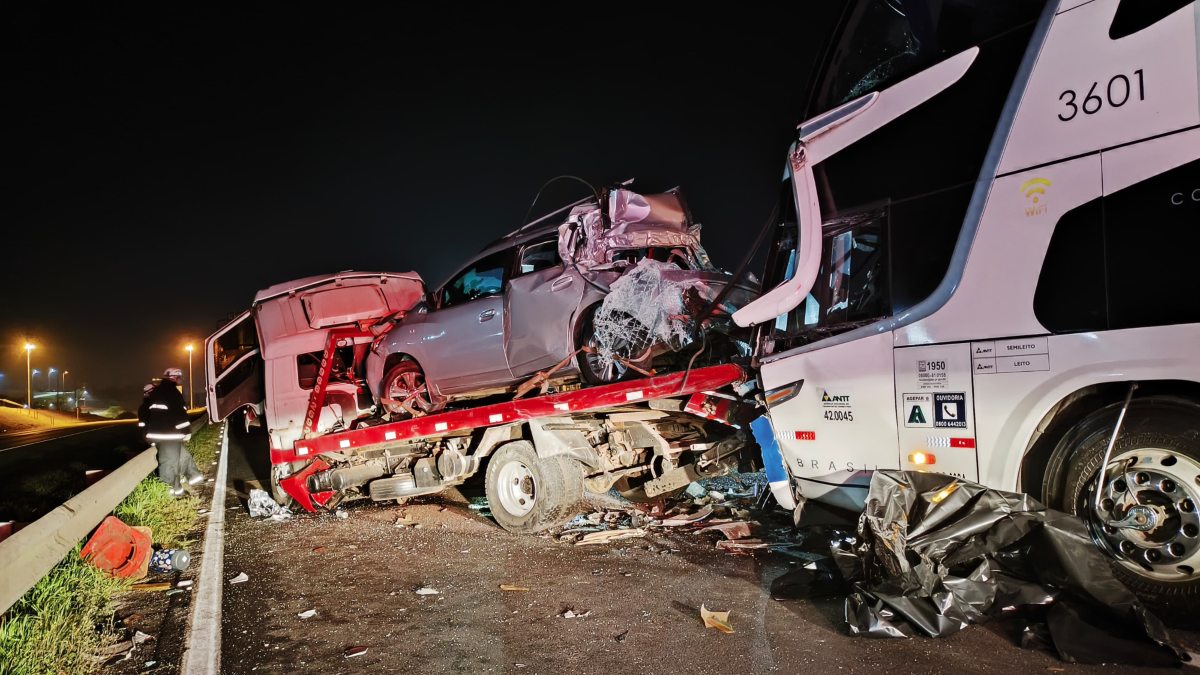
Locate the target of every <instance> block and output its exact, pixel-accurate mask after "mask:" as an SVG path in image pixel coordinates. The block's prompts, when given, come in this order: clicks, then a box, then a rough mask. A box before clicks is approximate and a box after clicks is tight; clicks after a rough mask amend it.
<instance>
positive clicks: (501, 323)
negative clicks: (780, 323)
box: [366, 189, 757, 419]
mask: <svg viewBox="0 0 1200 675" xmlns="http://www.w3.org/2000/svg"><path fill="white" fill-rule="evenodd" d="M601 201H602V202H604V204H603V205H601V204H598V203H597V201H596V200H595V199H591V200H586V201H585V202H582V203H576V204H575V205H573V207H565V208H564V209H561V210H559V211H558V212H555V213H552V214H550V215H548V216H546V217H544V218H542V219H540V220H538V221H534V222H532V223H530V224H528V225H526V226H525V227H522V228H521V229H520V230H518V231H516V232H513V233H512V234H509V235H508V236H506V237H503V238H502V239H500V240H498V241H496V242H494V243H493V244H491V245H489V246H488V247H487V248H485V249H484V250H483V251H481V252H480V253H479V254H478V255H476V256H475V257H474V258H472V259H471V260H469V261H468V262H467V263H466V265H464V266H463V267H462V268H461V269H460V270H459V271H458V272H457V273H455V274H454V275H453V276H451V277H450V280H449V281H447V282H446V283H444V284H442V285H441V287H440V288H438V289H437V290H436V291H434V292H433V293H431V294H430V297H429V298H428V299H427V301H426V302H425V303H423V304H420V305H418V306H417V307H415V308H414V309H413V310H412V311H410V312H408V313H407V315H405V316H403V318H400V319H398V320H396V321H395V322H394V324H393V325H392V326H391V327H390V329H389V330H388V331H387V332H386V333H383V334H382V335H380V336H379V337H378V338H377V339H376V340H375V342H374V343H373V345H372V347H371V353H370V354H369V355H368V357H367V362H366V374H367V382H368V385H369V386H370V388H371V393H372V394H373V395H374V396H375V400H376V401H379V402H380V403H382V404H383V408H384V411H386V412H387V413H388V414H389V415H390V416H391V417H392V419H397V418H403V417H407V416H410V415H413V414H420V413H422V412H432V411H435V410H438V409H440V408H441V407H443V406H444V405H445V404H446V403H447V402H449V401H451V400H454V399H461V398H477V397H482V396H488V395H493V394H499V393H505V392H511V391H513V390H514V389H515V388H516V387H517V386H518V385H519V384H520V383H521V382H523V381H526V380H528V379H529V378H530V377H532V376H534V375H535V374H537V373H539V372H541V371H546V370H551V371H552V372H551V374H550V375H549V377H548V378H546V379H547V381H548V382H547V383H548V384H549V385H550V386H561V385H563V384H567V383H572V382H578V381H579V380H580V379H582V380H583V381H584V383H585V384H602V383H606V382H614V381H617V380H620V379H622V378H625V377H627V376H629V375H630V374H631V373H632V372H633V370H636V369H638V368H639V364H641V365H642V366H645V367H649V365H650V362H651V361H652V359H653V357H654V356H656V355H659V354H660V353H662V352H664V351H667V350H668V349H670V348H672V347H674V348H676V349H677V348H679V345H674V346H672V345H665V346H664V345H661V344H659V345H655V346H654V347H653V348H651V347H650V345H648V344H640V345H634V344H632V343H633V342H636V341H637V340H641V341H642V342H643V343H646V342H647V336H648V335H649V333H650V332H651V331H649V328H650V327H643V328H646V329H647V330H643V331H641V333H642V334H641V335H640V336H638V337H634V336H630V337H629V338H628V340H629V342H630V344H620V343H621V341H622V339H624V338H622V337H620V336H617V337H616V338H615V339H612V338H610V339H609V341H608V344H604V345H601V344H598V339H597V336H596V332H597V331H596V327H595V324H596V321H594V319H595V317H596V316H597V313H598V312H603V311H604V310H603V309H602V303H603V301H604V299H605V297H606V295H608V293H609V291H610V287H611V286H613V285H614V284H617V285H618V286H619V285H620V283H619V282H618V280H619V279H620V278H621V277H622V276H623V275H631V274H632V273H633V272H634V271H638V270H641V269H642V268H645V267H646V266H647V265H649V264H653V265H655V267H654V269H653V270H650V271H652V272H654V273H655V274H657V275H658V276H657V277H655V278H656V279H657V278H661V279H662V281H663V285H664V286H665V287H669V288H670V289H672V290H673V291H674V290H675V289H682V291H681V292H686V294H687V295H689V296H690V297H689V298H686V300H687V303H686V305H687V306H688V307H690V308H691V309H692V310H693V311H703V310H698V309H697V308H698V307H704V308H705V309H708V307H709V305H711V304H712V301H713V300H715V299H716V296H717V294H718V292H719V291H720V290H721V289H722V288H723V287H724V286H725V285H727V284H728V282H729V281H730V278H731V276H730V275H729V274H728V273H725V272H722V271H720V270H718V269H717V268H715V267H714V266H713V265H712V264H711V262H709V260H708V256H707V254H706V253H705V252H704V249H703V248H702V247H701V246H700V236H699V229H700V228H699V226H698V225H694V224H693V223H692V222H691V218H690V216H689V214H688V212H687V208H686V206H685V204H684V202H683V199H682V197H681V196H680V195H679V193H678V192H677V191H671V192H668V193H664V194H659V195H639V194H637V193H634V192H631V191H629V190H625V189H615V190H612V191H609V192H605V193H604V196H603V198H602V199H601ZM566 208H569V209H570V212H569V214H568V215H567V217H566V219H565V220H562V218H563V215H562V214H563V212H564V211H565V210H566ZM647 261H649V262H647ZM756 292H757V289H756V288H753V287H752V286H750V285H739V286H737V287H735V288H734V289H730V292H728V293H726V297H725V298H723V299H722V301H721V302H720V303H718V304H717V305H716V306H715V307H713V308H712V311H711V318H710V319H709V321H708V322H706V323H705V324H704V325H705V326H708V325H710V324H711V322H712V321H718V322H720V321H722V320H723V319H725V318H727V317H728V315H729V314H731V313H732V311H733V310H734V309H736V308H737V307H740V306H741V305H742V304H745V303H746V302H748V301H749V300H750V299H752V297H753V296H754V295H755V294H756ZM614 295H615V293H614ZM678 300H679V299H678V298H677V299H676V301H677V302H678ZM632 313H636V312H632ZM613 315H614V312H612V311H609V312H608V313H607V314H604V315H603V316H609V317H611V316H613ZM615 315H616V316H618V317H624V318H626V319H627V320H628V316H627V314H626V313H625V312H622V311H620V309H619V308H618V309H617V311H616V314H615ZM609 323H610V324H611V323H612V322H609ZM635 323H636V322H635ZM730 325H731V324H730ZM635 332H636V331H635ZM614 342H615V343H616V344H614ZM585 346H590V347H592V348H591V349H588V350H582V351H581V348H583V347H585ZM614 354H615V355H616V356H614Z"/></svg>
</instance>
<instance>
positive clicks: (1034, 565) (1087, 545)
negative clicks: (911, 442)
mask: <svg viewBox="0 0 1200 675" xmlns="http://www.w3.org/2000/svg"><path fill="white" fill-rule="evenodd" d="M831 551H832V562H833V563H835V565H827V566H825V567H823V568H821V567H817V568H816V569H813V570H810V571H808V572H804V573H801V574H802V575H808V576H807V577H805V578H800V577H797V575H796V574H795V573H794V574H793V575H792V578H791V580H790V582H788V581H785V580H783V579H780V580H778V581H780V582H783V583H781V584H779V587H780V590H797V591H802V592H804V593H807V594H809V595H814V594H815V591H814V588H813V587H815V586H825V584H838V583H844V584H848V585H849V587H850V593H849V595H848V596H847V597H846V601H845V615H846V622H847V623H848V624H849V627H850V632H851V633H852V634H854V635H862V636H868V637H908V636H910V635H913V634H916V633H919V634H923V635H927V636H932V637H940V636H945V635H950V634H952V633H955V632H957V631H959V630H961V629H962V628H963V627H965V626H967V625H968V624H971V623H979V622H982V621H986V620H989V619H992V618H997V617H1012V618H1013V620H1014V621H1016V620H1020V621H1021V622H1022V627H1023V629H1024V630H1023V635H1022V639H1021V642H1022V644H1026V645H1028V646H1035V645H1041V646H1046V647H1049V648H1052V649H1053V650H1055V651H1056V652H1057V653H1058V655H1059V656H1060V657H1061V658H1062V659H1063V660H1065V661H1071V662H1081V663H1102V662H1104V663H1114V662H1123V663H1136V664H1140V665H1155V664H1179V663H1181V662H1182V661H1185V660H1187V659H1188V655H1187V653H1186V652H1185V651H1184V650H1182V649H1181V648H1179V647H1178V646H1177V645H1175V643H1173V642H1172V641H1171V639H1170V637H1169V636H1168V634H1167V631H1166V628H1165V627H1164V626H1163V624H1162V622H1161V621H1159V619H1158V618H1157V617H1155V616H1154V615H1153V614H1151V613H1150V612H1149V611H1147V610H1146V608H1145V607H1143V606H1142V604H1141V602H1140V601H1139V600H1138V599H1137V597H1136V596H1135V595H1134V594H1133V592H1132V591H1130V590H1129V589H1128V588H1127V587H1126V586H1125V585H1124V584H1123V583H1122V582H1121V581H1120V580H1119V579H1117V578H1116V577H1115V576H1113V572H1112V567H1111V565H1112V564H1113V563H1112V561H1111V560H1110V559H1109V558H1108V557H1106V556H1105V555H1104V553H1102V552H1101V551H1100V550H1099V549H1097V548H1096V546H1095V545H1094V544H1093V543H1092V540H1091V538H1090V536H1089V534H1088V530H1087V527H1086V525H1085V524H1084V523H1083V521H1082V520H1080V519H1079V518H1077V517H1075V516H1072V515H1069V514H1066V513H1062V512H1060V511H1055V510H1053V509H1048V508H1046V507H1045V506H1043V505H1042V504H1040V503H1039V502H1038V501H1037V500H1035V499H1033V498H1032V497H1030V496H1028V495H1024V494H1018V493H1012V492H1003V491H1000V490H992V489H989V488H986V487H984V486H982V485H979V484H977V483H972V482H969V481H965V480H961V479H957V478H953V477H951V476H946V475H942V474H933V473H918V472H903V471H876V472H875V473H874V476H873V478H872V480H871V488H870V492H869V493H868V495H867V500H866V507H865V509H864V511H863V513H862V515H861V516H860V517H859V522H858V531H857V536H856V537H855V540H854V541H853V542H852V543H848V542H847V540H846V538H845V537H837V538H836V539H835V541H834V543H833V545H832V546H831ZM835 567H836V570H837V571H839V572H840V574H841V577H842V578H841V579H837V580H833V579H832V578H831V575H830V574H829V573H830V572H832V571H833V569H834V568H835ZM789 583H790V585H789ZM788 594H789V595H798V594H800V593H788Z"/></svg>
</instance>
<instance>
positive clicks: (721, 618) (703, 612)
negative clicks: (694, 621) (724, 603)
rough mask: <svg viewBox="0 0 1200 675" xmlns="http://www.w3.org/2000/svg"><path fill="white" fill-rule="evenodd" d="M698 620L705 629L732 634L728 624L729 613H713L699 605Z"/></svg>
mask: <svg viewBox="0 0 1200 675" xmlns="http://www.w3.org/2000/svg"><path fill="white" fill-rule="evenodd" d="M700 618H701V619H702V620H703V621H704V627H705V628H716V629H717V630H719V631H721V632H722V633H732V632H733V626H732V625H730V624H729V612H714V611H711V610H709V609H708V608H707V607H705V606H704V605H700Z"/></svg>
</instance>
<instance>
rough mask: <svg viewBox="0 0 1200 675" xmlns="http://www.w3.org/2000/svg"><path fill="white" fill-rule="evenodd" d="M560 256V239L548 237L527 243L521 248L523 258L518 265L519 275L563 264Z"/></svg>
mask: <svg viewBox="0 0 1200 675" xmlns="http://www.w3.org/2000/svg"><path fill="white" fill-rule="evenodd" d="M561 263H562V260H560V259H559V257H558V240H557V239H547V240H546V241H537V242H533V243H532V244H529V245H527V246H526V247H525V248H524V249H522V250H521V260H520V263H519V264H518V265H517V276H520V275H522V274H529V273H530V272H539V271H541V270H545V269H550V268H551V267H554V266H555V265H558V264H561Z"/></svg>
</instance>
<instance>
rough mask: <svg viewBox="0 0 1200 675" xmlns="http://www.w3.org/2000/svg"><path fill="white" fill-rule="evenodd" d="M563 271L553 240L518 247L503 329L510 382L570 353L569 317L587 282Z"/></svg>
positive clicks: (573, 272) (556, 361) (570, 270)
mask: <svg viewBox="0 0 1200 675" xmlns="http://www.w3.org/2000/svg"><path fill="white" fill-rule="evenodd" d="M578 276H579V275H578V273H577V272H576V271H575V270H573V269H567V270H564V267H563V263H562V260H561V259H559V257H558V238H557V236H554V237H549V238H545V239H537V240H534V241H531V242H528V243H526V244H525V245H523V246H521V247H520V250H519V252H518V254H517V264H516V267H515V268H514V271H513V280H512V281H510V282H509V284H508V291H507V292H506V293H505V302H506V303H507V305H508V315H507V317H506V318H507V320H508V322H507V323H508V330H507V337H506V339H505V342H504V349H505V352H506V354H507V355H508V364H509V369H510V370H511V371H512V376H513V378H514V379H516V378H522V377H525V376H527V375H530V374H532V373H535V372H537V371H539V370H542V369H544V368H549V367H550V366H553V365H554V364H556V363H558V362H559V361H561V360H562V359H563V358H565V357H566V356H567V355H568V354H570V353H571V352H572V351H573V350H574V345H573V344H572V339H571V338H572V335H571V325H570V324H571V317H573V316H575V310H576V308H577V307H578V306H579V301H580V299H581V298H582V297H583V291H584V287H585V285H586V283H585V282H584V281H583V280H582V279H579V278H577V277H578Z"/></svg>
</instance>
